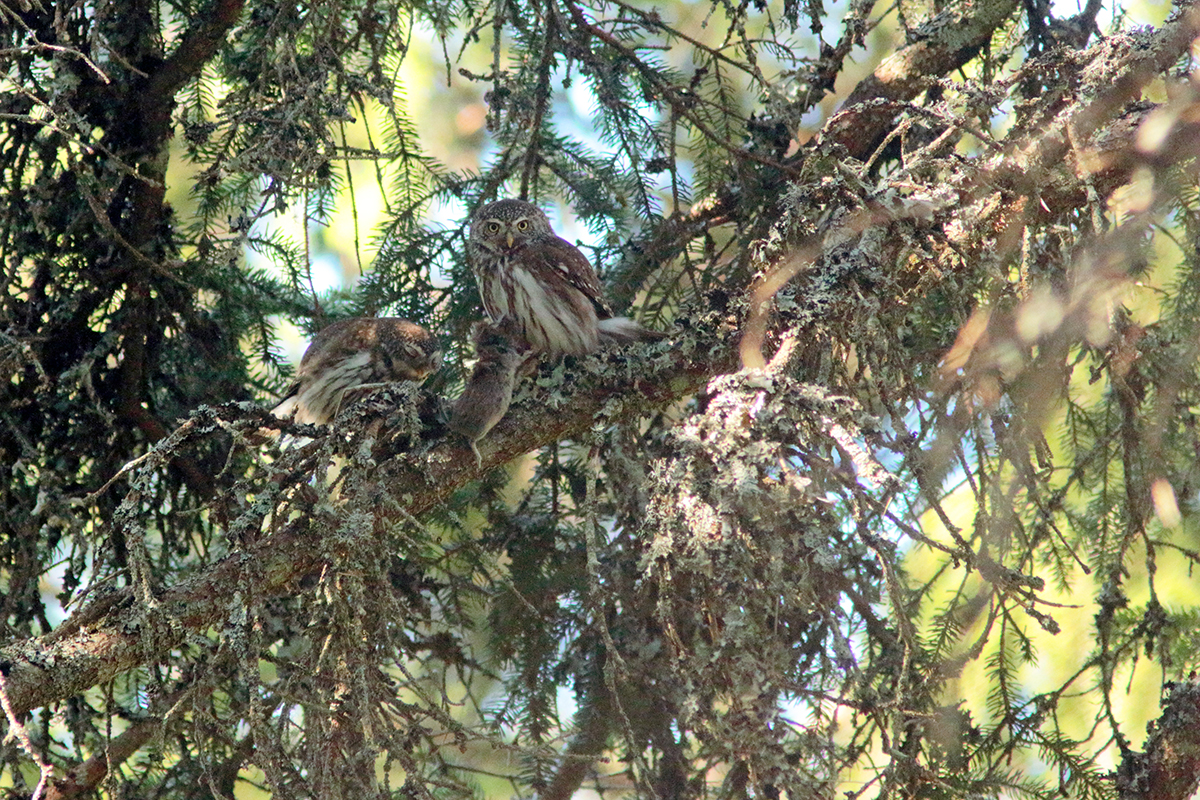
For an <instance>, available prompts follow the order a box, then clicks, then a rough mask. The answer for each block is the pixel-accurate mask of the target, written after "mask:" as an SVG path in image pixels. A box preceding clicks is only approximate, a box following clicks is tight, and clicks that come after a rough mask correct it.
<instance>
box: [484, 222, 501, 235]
mask: <svg viewBox="0 0 1200 800" xmlns="http://www.w3.org/2000/svg"><path fill="white" fill-rule="evenodd" d="M487 229H488V233H499V232H500V223H499V222H489V223H488V226H487Z"/></svg>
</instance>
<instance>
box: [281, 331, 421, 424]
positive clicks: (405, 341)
mask: <svg viewBox="0 0 1200 800" xmlns="http://www.w3.org/2000/svg"><path fill="white" fill-rule="evenodd" d="M441 358H442V350H441V346H440V345H439V344H438V340H437V338H436V337H435V336H434V335H433V334H432V333H430V332H429V331H427V330H426V329H425V328H423V327H421V326H420V325H417V324H416V323H413V322H409V321H408V320H406V319H398V318H396V317H356V318H354V319H344V320H341V321H339V322H335V323H333V324H332V325H330V326H328V327H326V328H322V329H321V331H320V332H319V333H317V335H316V336H315V337H313V340H312V344H310V345H309V346H308V350H306V351H305V352H304V358H303V359H301V361H300V369H299V371H298V372H297V373H296V382H295V383H294V384H293V385H292V388H291V391H289V392H288V394H287V396H286V397H285V398H284V400H283V402H282V403H280V404H279V405H277V406H276V407H275V408H274V410H273V411H272V412H271V413H272V414H274V415H275V416H277V417H281V418H284V419H286V418H293V419H295V421H296V422H303V423H310V424H314V425H324V424H327V423H329V422H331V421H332V420H333V418H334V417H336V416H337V413H338V409H339V408H340V407H341V405H342V397H343V396H344V395H345V393H346V392H347V391H348V390H350V389H355V388H358V387H362V386H369V385H371V384H378V383H392V382H394V381H421V380H424V379H425V377H426V376H427V375H429V373H430V372H432V371H433V370H434V369H436V368H437V366H438V364H440V363H441Z"/></svg>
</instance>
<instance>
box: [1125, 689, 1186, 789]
mask: <svg viewBox="0 0 1200 800" xmlns="http://www.w3.org/2000/svg"><path fill="white" fill-rule="evenodd" d="M1149 731H1150V738H1149V739H1147V740H1146V751H1145V752H1144V753H1134V752H1132V751H1130V752H1127V753H1126V754H1125V758H1124V759H1123V760H1122V762H1121V766H1120V769H1118V771H1117V793H1118V796H1119V797H1120V798H1121V800H1187V798H1189V797H1192V796H1193V795H1194V794H1195V792H1196V789H1197V788H1200V685H1197V684H1195V683H1177V684H1169V685H1168V692H1167V696H1166V698H1165V699H1164V700H1163V714H1162V716H1161V717H1159V718H1158V719H1157V720H1155V721H1154V722H1152V723H1150V726H1149Z"/></svg>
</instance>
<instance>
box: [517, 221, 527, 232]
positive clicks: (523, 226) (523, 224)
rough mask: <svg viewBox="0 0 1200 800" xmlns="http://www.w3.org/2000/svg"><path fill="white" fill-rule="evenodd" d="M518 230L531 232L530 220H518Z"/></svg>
mask: <svg viewBox="0 0 1200 800" xmlns="http://www.w3.org/2000/svg"><path fill="white" fill-rule="evenodd" d="M517 230H519V231H525V230H529V220H527V219H522V220H517Z"/></svg>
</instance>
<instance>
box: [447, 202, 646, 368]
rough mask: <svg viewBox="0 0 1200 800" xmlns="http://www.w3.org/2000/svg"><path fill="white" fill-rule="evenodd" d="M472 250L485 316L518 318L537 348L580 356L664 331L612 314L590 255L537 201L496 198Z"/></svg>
mask: <svg viewBox="0 0 1200 800" xmlns="http://www.w3.org/2000/svg"><path fill="white" fill-rule="evenodd" d="M467 253H468V256H469V257H470V261H471V269H472V270H473V271H474V273H475V280H476V281H477V282H478V284H479V294H480V295H481V296H482V298H483V307H484V310H485V311H487V315H488V317H490V318H491V320H492V321H493V322H499V321H500V320H502V319H506V318H507V319H511V320H513V321H514V322H515V323H516V325H517V327H518V329H519V330H520V333H521V336H522V337H523V338H524V339H525V341H527V342H528V343H529V344H530V345H531V346H532V348H533V350H534V351H536V352H544V353H548V354H550V355H551V356H557V355H561V354H564V353H567V354H572V355H581V354H583V353H590V352H592V351H594V350H597V349H599V347H600V344H601V343H602V342H607V341H616V342H630V341H639V340H652V339H657V338H660V336H661V334H658V333H656V332H654V331H650V330H647V329H646V328H643V327H642V326H641V325H639V324H638V323H636V322H634V321H633V320H631V319H629V318H628V317H617V316H613V312H612V309H611V308H610V307H609V305H608V301H607V300H605V298H604V288H603V287H602V286H601V285H600V279H599V278H597V277H596V271H595V270H594V269H592V265H591V262H589V261H588V259H587V256H585V255H584V254H583V253H581V252H580V251H579V248H577V247H575V246H574V245H573V244H571V243H570V242H567V241H566V240H564V239H561V238H559V237H558V236H556V235H555V234H554V231H553V230H551V229H550V220H549V219H547V218H546V215H545V214H543V213H542V211H541V210H540V209H539V208H538V207H537V206H535V205H533V204H532V203H526V202H525V201H524V200H497V201H496V202H494V203H488V204H487V205H485V206H484V207H483V208H481V209H479V210H478V211H476V212H475V215H474V216H473V217H472V218H471V233H470V238H469V240H468V243H467Z"/></svg>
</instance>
